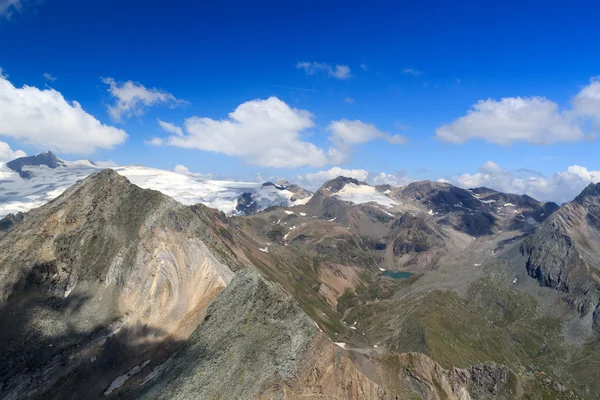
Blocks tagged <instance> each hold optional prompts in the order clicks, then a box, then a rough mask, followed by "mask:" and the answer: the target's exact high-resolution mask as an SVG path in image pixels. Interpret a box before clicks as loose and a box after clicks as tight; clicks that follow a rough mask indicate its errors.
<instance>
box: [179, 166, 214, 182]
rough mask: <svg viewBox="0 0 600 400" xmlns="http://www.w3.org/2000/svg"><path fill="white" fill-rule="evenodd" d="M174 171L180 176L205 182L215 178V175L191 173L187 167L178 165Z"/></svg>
mask: <svg viewBox="0 0 600 400" xmlns="http://www.w3.org/2000/svg"><path fill="white" fill-rule="evenodd" d="M173 171H174V172H175V173H177V174H180V175H186V176H191V177H194V178H196V179H200V180H205V179H212V178H213V177H214V175H213V174H201V173H199V172H191V171H190V170H189V169H188V168H187V167H186V166H185V165H181V164H177V165H176V166H175V168H173Z"/></svg>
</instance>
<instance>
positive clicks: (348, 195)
mask: <svg viewBox="0 0 600 400" xmlns="http://www.w3.org/2000/svg"><path fill="white" fill-rule="evenodd" d="M335 197H337V198H338V199H340V200H343V201H348V202H351V203H354V204H361V203H369V202H375V203H377V204H380V205H382V206H386V207H392V206H395V205H396V204H397V203H396V202H395V201H394V200H392V199H390V198H389V197H387V196H386V195H385V194H383V193H381V192H379V191H378V190H377V189H375V188H374V187H372V186H368V185H356V184H354V183H347V184H346V185H344V187H343V188H342V190H340V191H339V192H337V193H336V194H335Z"/></svg>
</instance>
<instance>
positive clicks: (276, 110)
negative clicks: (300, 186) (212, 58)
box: [146, 97, 407, 168]
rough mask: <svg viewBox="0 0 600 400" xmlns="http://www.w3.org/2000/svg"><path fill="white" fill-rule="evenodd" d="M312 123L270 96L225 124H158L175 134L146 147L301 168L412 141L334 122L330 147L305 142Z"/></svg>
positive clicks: (247, 106) (301, 112)
mask: <svg viewBox="0 0 600 400" xmlns="http://www.w3.org/2000/svg"><path fill="white" fill-rule="evenodd" d="M313 119H314V117H313V115H312V114H311V113H310V112H308V111H306V110H300V109H297V108H293V107H290V106H289V105H288V104H286V103H285V102H283V101H281V100H280V99H278V98H276V97H270V98H268V99H266V100H252V101H248V102H245V103H242V104H240V105H239V106H238V107H237V108H236V109H235V110H234V111H233V112H231V113H230V114H229V116H228V118H225V119H222V120H215V119H212V118H206V117H191V118H188V119H186V120H185V122H184V124H183V128H181V127H179V126H177V125H174V124H172V123H169V122H165V121H161V120H158V123H159V124H160V126H161V127H162V129H163V130H165V131H166V132H168V133H170V136H168V137H167V138H153V139H151V140H149V141H147V142H146V143H147V144H150V145H155V146H160V145H163V144H167V145H171V146H177V147H184V148H193V149H198V150H203V151H212V152H215V153H221V154H225V155H228V156H234V157H240V158H242V159H243V160H244V161H246V162H247V163H249V164H254V165H260V166H264V167H275V168H296V167H302V166H310V167H322V166H325V165H331V164H339V163H343V162H346V161H347V159H348V157H349V155H350V153H351V152H352V149H353V146H355V145H358V144H361V143H365V142H368V141H371V140H376V139H383V140H386V141H388V142H389V143H392V144H403V143H406V141H407V140H406V138H404V137H403V136H401V135H390V134H388V133H386V132H382V131H380V130H378V129H377V128H376V127H375V126H374V125H372V124H366V123H363V122H361V121H348V120H341V121H332V122H331V123H330V124H329V126H328V127H327V129H326V131H327V132H329V133H330V135H329V136H328V139H329V141H330V142H331V146H330V147H329V148H327V149H326V148H322V147H318V146H317V145H315V144H314V143H311V142H309V141H306V140H304V139H303V136H304V134H305V133H310V130H311V129H312V128H314V126H315V124H314V121H313Z"/></svg>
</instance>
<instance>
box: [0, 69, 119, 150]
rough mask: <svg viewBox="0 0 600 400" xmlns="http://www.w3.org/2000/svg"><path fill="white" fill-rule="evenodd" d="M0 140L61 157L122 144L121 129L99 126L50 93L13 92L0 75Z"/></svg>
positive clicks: (30, 89) (79, 109)
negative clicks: (40, 149)
mask: <svg viewBox="0 0 600 400" xmlns="http://www.w3.org/2000/svg"><path fill="white" fill-rule="evenodd" d="M0 136H7V137H11V138H13V139H16V140H19V141H21V142H24V143H26V144H30V145H33V146H36V147H39V148H43V149H49V150H55V151H58V152H64V153H71V154H74V153H79V154H86V153H92V152H93V151H95V150H96V149H98V148H102V149H110V148H113V147H114V146H116V145H119V144H122V143H123V142H124V141H125V139H126V138H127V134H126V133H125V131H123V130H122V129H117V128H115V127H112V126H107V125H104V124H102V123H101V122H100V121H98V120H97V119H96V118H94V117H93V116H92V115H90V114H88V113H86V112H85V111H84V110H83V108H82V107H81V105H80V104H79V103H78V102H76V101H73V102H68V101H67V100H65V98H64V97H63V95H62V94H61V93H60V92H58V91H56V90H54V89H45V90H40V89H38V88H36V87H32V86H23V87H22V88H16V87H15V86H13V85H12V83H11V82H9V81H8V80H7V79H6V77H5V76H2V75H1V74H0Z"/></svg>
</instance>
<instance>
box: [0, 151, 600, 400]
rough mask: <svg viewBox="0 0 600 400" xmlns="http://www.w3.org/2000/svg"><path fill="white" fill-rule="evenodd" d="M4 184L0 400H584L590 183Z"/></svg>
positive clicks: (51, 168) (120, 178)
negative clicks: (539, 194)
mask: <svg viewBox="0 0 600 400" xmlns="http://www.w3.org/2000/svg"><path fill="white" fill-rule="evenodd" d="M1 173H2V175H1V176H2V178H1V179H2V180H3V182H2V183H1V184H0V196H1V197H0V209H1V210H5V212H7V213H8V212H10V214H8V215H7V216H6V217H5V218H3V219H0V326H2V329H0V354H2V355H3V357H2V362H0V398H3V399H4V398H7V399H21V398H44V399H81V398H105V397H106V398H119V399H196V398H210V399H212V398H223V399H225V398H227V399H229V398H234V399H273V398H277V399H279V398H283V399H304V398H334V399H368V400H371V399H373V400H374V399H385V400H395V399H407V400H408V399H456V400H466V399H506V400H509V399H594V398H598V397H600V382H599V381H598V379H597V374H598V372H597V371H598V368H600V305H599V304H600V278H599V276H600V256H599V254H600V222H599V221H600V184H596V185H590V186H588V187H587V188H586V189H585V190H584V191H583V192H582V193H581V194H580V195H579V196H577V198H575V199H574V200H573V201H572V202H570V203H567V204H565V205H563V206H561V207H559V206H558V205H556V204H554V203H544V202H539V201H537V200H535V199H533V198H531V197H528V196H525V195H515V194H506V193H501V192H498V191H495V190H492V189H489V188H473V189H468V190H467V189H461V188H457V187H455V186H452V185H450V184H447V183H438V182H429V181H423V182H415V183H412V184H410V185H407V186H404V187H392V186H389V185H382V186H370V185H368V184H366V183H365V182H361V181H358V180H355V179H352V178H346V177H338V178H336V179H333V180H330V181H328V182H326V183H325V184H324V185H323V186H322V187H321V188H320V189H318V190H317V191H316V192H315V193H309V192H307V191H305V190H303V189H301V188H300V187H298V186H295V185H293V184H290V183H287V182H284V183H270V182H267V183H240V182H222V181H211V180H201V179H198V178H196V177H194V176H188V175H181V174H176V173H174V172H168V171H160V170H155V169H150V168H146V167H140V166H129V167H114V168H112V169H103V168H101V167H99V166H97V165H95V164H93V163H91V162H89V161H76V162H68V161H64V160H60V159H58V158H56V157H55V156H54V155H53V154H52V153H43V154H41V155H38V156H35V157H25V158H21V159H17V160H14V161H11V162H10V163H8V164H6V165H5V166H3V167H2V171H1ZM150 189H154V190H150ZM48 200H51V201H48ZM2 207H4V208H2ZM19 207H21V208H19ZM27 209H29V211H27V212H18V211H20V210H23V211H26V210H27ZM14 211H17V212H14ZM221 211H224V212H221Z"/></svg>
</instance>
